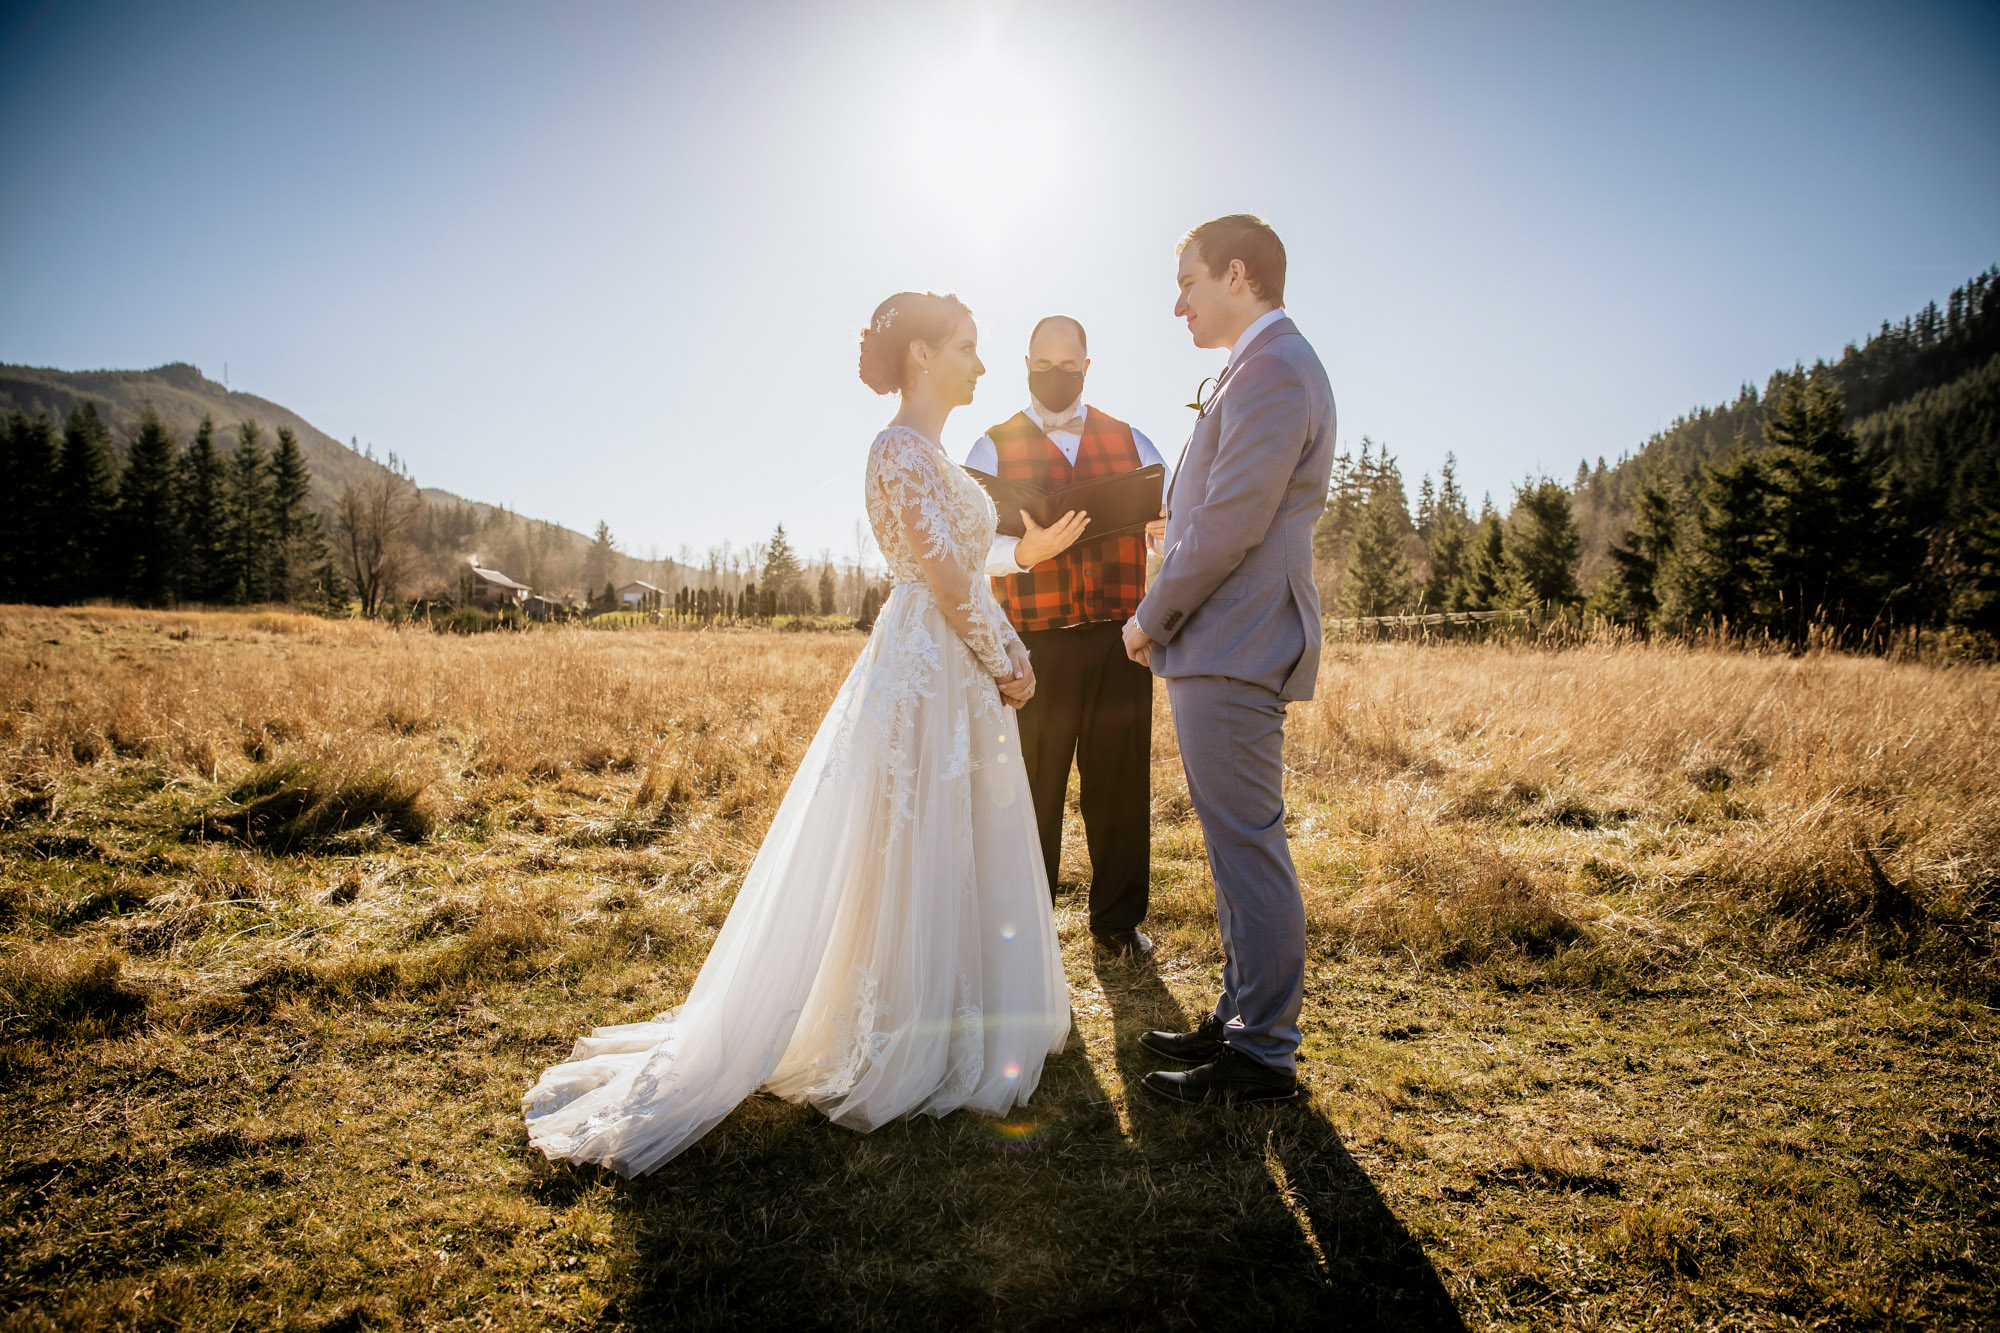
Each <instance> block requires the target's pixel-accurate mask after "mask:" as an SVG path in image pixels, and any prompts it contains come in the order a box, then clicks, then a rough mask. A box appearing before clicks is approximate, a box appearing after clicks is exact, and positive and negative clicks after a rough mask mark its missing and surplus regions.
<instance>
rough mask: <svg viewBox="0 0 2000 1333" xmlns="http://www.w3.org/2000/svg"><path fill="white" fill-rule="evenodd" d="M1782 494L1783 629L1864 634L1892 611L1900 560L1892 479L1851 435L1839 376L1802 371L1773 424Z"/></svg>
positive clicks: (1777, 571)
mask: <svg viewBox="0 0 2000 1333" xmlns="http://www.w3.org/2000/svg"><path fill="white" fill-rule="evenodd" d="M1764 439H1765V441H1766V443H1767V446H1768V447H1767V450H1766V458H1765V463H1766V466H1767V469H1768V475H1769V477H1770V481H1771V484H1772V486H1773V487H1774V488H1775V491H1776V494H1775V496H1774V497H1773V504H1772V509H1773V510H1774V511H1775V512H1774V515H1773V517H1774V518H1775V519H1776V531H1775V532H1774V533H1773V536H1774V538H1775V541H1774V543H1773V549H1772V569H1771V576H1772V578H1773V580H1774V582H1775V584H1776V587H1775V592H1776V595H1777V597H1778V600H1779V603H1780V607H1781V610H1779V612H1778V622H1777V623H1776V624H1774V625H1773V626H1772V627H1773V628H1775V629H1779V630H1781V631H1782V632H1784V633H1785V635H1786V636H1787V637H1788V638H1790V639H1792V640H1793V641H1794V642H1800V641H1803V639H1804V638H1805V636H1806V634H1807V632H1808V631H1809V630H1810V628H1811V626H1812V625H1813V624H1815V623H1818V622H1827V623H1832V624H1837V625H1850V626H1862V625H1866V624H1868V623H1869V622H1870V621H1872V620H1874V619H1876V618H1877V617H1878V616H1879V615H1880V614H1881V613H1882V612H1883V611H1884V610H1885V609H1886V606H1887V602H1888V598H1889V594H1890V591H1891V582H1890V574H1889V568H1890V561H1891V560H1892V559H1893V556H1894V555H1895V551H1894V550H1893V549H1892V548H1894V547H1895V546H1897V545H1898V543H1897V542H1896V540H1895V537H1896V534H1895V532H1894V526H1895V525H1894V521H1893V515H1892V514H1891V512H1890V507H1889V502H1888V495H1887V491H1886V488H1885V486H1884V479H1883V477H1882V475H1881V472H1880V470H1879V469H1878V468H1877V467H1876V465H1875V463H1874V461H1873V460H1872V459H1870V458H1868V457H1866V456H1864V455H1863V454H1862V453H1861V451H1860V449H1859V448H1858V447H1857V446H1856V444H1855V441H1854V437H1853V435H1852V434H1851V433H1850V432H1849V431H1848V429H1847V411H1846V408H1845V407H1844V405H1843V404H1842V402H1841V397H1840V391H1839V389H1837V388H1836V387H1835V386H1834V384H1833V382H1832V378H1831V376H1829V375H1826V374H1821V373H1815V374H1811V375H1808V374H1805V373H1804V372H1800V371H1794V372H1793V374H1792V375H1790V376H1789V377H1787V379H1786V382H1785V384H1784V386H1783V388H1782V389H1781V390H1780V392H1779V393H1778V394H1777V395H1776V396H1775V398H1774V399H1773V400H1772V401H1771V404H1770V412H1769V415H1768V416H1767V418H1766V420H1765V422H1764Z"/></svg>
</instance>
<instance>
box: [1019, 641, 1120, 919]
mask: <svg viewBox="0 0 2000 1333" xmlns="http://www.w3.org/2000/svg"><path fill="white" fill-rule="evenodd" d="M1021 641H1022V642H1023V643H1024V644H1026V645H1027V648H1028V655H1029V657H1030V659H1031V660H1032V661H1033V663H1034V667H1035V697H1034V698H1033V699H1030V700H1029V701H1028V704H1027V707H1025V708H1023V709H1022V710H1021V713H1020V719H1019V720H1020V724H1021V758H1022V759H1023V760H1024V761H1025V762H1026V763H1027V766H1028V788H1029V790H1030V791H1031V792H1032V793H1033V794H1034V801H1035V822H1036V824H1037V825H1039V826H1040V828H1041V833H1042V860H1043V862H1044V864H1046V865H1047V867H1048V872H1049V891H1050V892H1051V893H1052V894H1053V893H1054V891H1055V886H1056V870H1057V868H1058V867H1059V866H1060V864H1061V862H1062V825H1063V813H1064V812H1063V805H1064V801H1065V798H1066V797H1067V795H1068V792H1069V766H1070V762H1071V760H1072V759H1074V760H1075V762H1076V767H1077V776H1078V782H1079V786H1080V788H1081V793H1080V794H1081V800H1080V802H1079V804H1080V805H1081V807H1082V811H1083V836H1084V841H1085V843H1086V845H1087V846H1088V847H1089V848H1090V928H1091V930H1092V931H1093V932H1096V933H1098V934H1103V933H1106V932H1110V931H1117V930H1130V929H1131V928H1132V927H1134V926H1136V925H1138V924H1139V923H1140V922H1141V921H1143V920H1145V919H1146V896H1147V888H1148V883H1149V879H1150V876H1151V873H1152V851H1153V844H1152V818H1153V673H1152V672H1151V671H1148V670H1147V669H1146V668H1145V667H1142V666H1140V665H1139V664H1138V663H1136V662H1134V661H1132V660H1131V659H1130V658H1128V657H1126V656H1125V640H1124V626H1123V624H1121V623H1117V622H1112V621H1105V622H1101V623H1098V624H1093V625H1077V626H1074V627H1072V628H1069V629H1039V630H1028V631H1026V632H1024V633H1023V634H1022V635H1021Z"/></svg>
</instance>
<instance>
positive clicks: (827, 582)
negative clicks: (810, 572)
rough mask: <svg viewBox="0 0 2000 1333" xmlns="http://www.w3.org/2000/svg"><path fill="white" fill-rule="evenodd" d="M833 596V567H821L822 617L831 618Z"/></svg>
mask: <svg viewBox="0 0 2000 1333" xmlns="http://www.w3.org/2000/svg"><path fill="white" fill-rule="evenodd" d="M833 596H834V589H833V566H832V565H821V566H820V567H819V613H820V614H821V615H823V616H830V615H832V614H833Z"/></svg>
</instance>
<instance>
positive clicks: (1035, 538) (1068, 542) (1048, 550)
mask: <svg viewBox="0 0 2000 1333" xmlns="http://www.w3.org/2000/svg"><path fill="white" fill-rule="evenodd" d="M1021 526H1022V527H1024V528H1026V529H1027V532H1026V534H1025V535H1023V536H1022V538H1021V540H1020V541H1018V542H1016V543H1015V545H1014V563H1015V564H1017V565H1019V566H1020V567H1021V568H1023V569H1033V568H1034V567H1035V566H1036V565H1039V564H1041V563H1042V561H1044V560H1053V559H1054V558H1055V557H1057V556H1059V555H1061V554H1062V553H1063V552H1064V551H1067V550H1068V549H1069V548H1070V547H1072V546H1074V545H1076V539H1077V538H1078V537H1081V536H1082V535H1083V530H1084V529H1085V528H1087V527H1089V526H1090V515H1089V513H1088V512H1086V511H1084V510H1082V509H1072V510H1070V511H1069V512H1068V513H1067V514H1064V515H1063V516H1062V517H1061V518H1059V519H1057V520H1056V521H1055V522H1053V523H1051V524H1049V526H1047V527H1046V528H1045V527H1042V526H1041V525H1040V524H1038V523H1036V522H1035V519H1034V516H1033V515H1032V514H1030V513H1029V512H1028V511H1027V510H1025V509H1023V510H1022V511H1021Z"/></svg>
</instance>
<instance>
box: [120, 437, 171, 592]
mask: <svg viewBox="0 0 2000 1333" xmlns="http://www.w3.org/2000/svg"><path fill="white" fill-rule="evenodd" d="M178 453H179V448H178V446H177V445H176V444H175V442H174V437H173V434H172V433H171V432H170V431H168V430H167V427H166V424H165V423H164V422H162V421H161V420H160V417H159V414H158V413H157V412H155V411H153V409H152V408H151V407H148V408H147V409H146V412H145V414H144V415H143V416H141V417H140V418H139V429H138V431H137V432H136V433H135V434H134V435H133V436H132V448H131V452H130V453H129V454H128V456H127V457H126V460H125V475H124V476H123V477H122V478H120V480H119V485H118V528H119V533H120V536H121V538H122V540H121V542H120V543H119V545H120V548H121V550H120V556H121V559H120V562H119V563H120V566H121V569H122V573H123V577H122V578H121V579H120V581H119V582H120V585H121V591H123V592H124V594H125V595H126V596H127V597H130V598H131V599H132V600H133V601H134V602H137V603H138V604H139V605H141V606H166V605H168V604H170V603H171V602H173V601H174V600H175V598H176V596H177V595H178V591H179V587H178V577H177V576H178V573H179V571H178V569H177V565H178V563H179V562H178V556H179V554H180V544H181V538H180V525H179V524H178V523H177V522H176V521H175V520H176V517H177V515H176V509H177V506H176V504H175V502H174V501H175V496H174V490H175V486H174V480H175V476H174V474H175V472H176V471H177V465H178V463H179V459H178V458H177V457H176V455H177V454H178Z"/></svg>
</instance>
